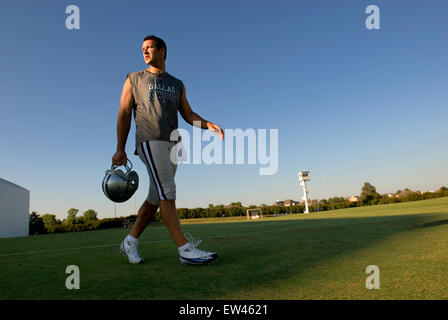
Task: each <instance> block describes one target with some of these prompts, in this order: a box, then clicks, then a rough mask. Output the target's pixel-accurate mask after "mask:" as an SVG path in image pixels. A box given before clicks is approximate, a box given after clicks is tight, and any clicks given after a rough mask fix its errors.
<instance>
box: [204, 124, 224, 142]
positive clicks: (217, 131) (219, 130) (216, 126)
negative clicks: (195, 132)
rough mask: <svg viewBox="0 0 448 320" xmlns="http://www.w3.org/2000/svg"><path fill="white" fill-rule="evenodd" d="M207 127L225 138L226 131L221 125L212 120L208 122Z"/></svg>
mask: <svg viewBox="0 0 448 320" xmlns="http://www.w3.org/2000/svg"><path fill="white" fill-rule="evenodd" d="M207 128H208V130H210V131H211V132H213V133H214V134H217V135H218V136H220V137H221V139H222V140H224V132H223V131H222V129H221V127H220V126H218V125H217V124H214V123H211V122H207Z"/></svg>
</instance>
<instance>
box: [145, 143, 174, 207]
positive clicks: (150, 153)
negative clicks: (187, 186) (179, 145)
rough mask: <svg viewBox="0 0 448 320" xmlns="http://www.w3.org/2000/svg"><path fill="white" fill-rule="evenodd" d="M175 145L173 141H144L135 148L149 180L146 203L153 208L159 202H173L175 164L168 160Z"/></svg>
mask: <svg viewBox="0 0 448 320" xmlns="http://www.w3.org/2000/svg"><path fill="white" fill-rule="evenodd" d="M175 145H176V142H174V141H162V140H151V141H144V142H142V143H141V144H140V145H139V146H138V147H137V153H138V156H139V157H140V159H141V160H142V161H143V163H144V164H145V165H146V169H147V170H148V175H149V177H150V179H151V181H150V187H149V193H148V197H147V198H146V201H148V202H149V203H150V204H152V205H153V206H156V207H158V206H159V200H175V199H176V184H175V183H174V176H175V175H176V169H177V164H175V163H173V162H172V161H171V160H170V153H171V149H172V148H173V147H174V146H175Z"/></svg>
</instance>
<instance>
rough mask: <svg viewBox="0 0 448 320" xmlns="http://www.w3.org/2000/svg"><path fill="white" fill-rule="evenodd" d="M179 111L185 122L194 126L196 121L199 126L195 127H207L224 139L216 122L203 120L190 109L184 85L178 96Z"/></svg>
mask: <svg viewBox="0 0 448 320" xmlns="http://www.w3.org/2000/svg"><path fill="white" fill-rule="evenodd" d="M179 112H180V114H181V116H182V118H184V120H185V121H186V122H187V123H189V124H191V125H192V126H195V124H196V123H198V122H200V126H197V125H196V126H195V127H198V128H199V127H200V128H201V129H209V130H210V131H212V132H213V133H216V134H217V135H219V136H221V139H224V133H223V131H222V129H221V127H220V126H218V125H217V124H214V123H211V122H209V121H207V120H204V119H203V118H202V117H201V116H199V115H198V114H197V113H196V112H194V111H193V110H191V107H190V104H189V103H188V100H187V93H186V92H185V87H184V90H183V91H182V95H181V97H180V108H179Z"/></svg>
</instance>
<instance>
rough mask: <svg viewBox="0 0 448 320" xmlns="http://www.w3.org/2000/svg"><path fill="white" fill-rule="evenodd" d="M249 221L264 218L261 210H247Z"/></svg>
mask: <svg viewBox="0 0 448 320" xmlns="http://www.w3.org/2000/svg"><path fill="white" fill-rule="evenodd" d="M246 216H247V219H259V218H263V214H262V213H261V208H253V209H246Z"/></svg>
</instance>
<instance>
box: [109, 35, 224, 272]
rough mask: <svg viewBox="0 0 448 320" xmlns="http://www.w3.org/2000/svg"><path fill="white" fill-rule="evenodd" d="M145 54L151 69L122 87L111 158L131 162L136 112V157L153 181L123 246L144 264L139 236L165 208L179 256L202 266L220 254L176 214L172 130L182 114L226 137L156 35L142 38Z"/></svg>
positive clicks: (135, 74) (163, 214)
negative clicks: (197, 107)
mask: <svg viewBox="0 0 448 320" xmlns="http://www.w3.org/2000/svg"><path fill="white" fill-rule="evenodd" d="M142 52H143V58H144V60H145V63H146V64H147V65H148V66H149V67H148V68H147V69H144V70H141V71H138V72H133V73H129V74H128V75H127V79H126V82H125V83H124V86H123V92H122V95H121V100H120V110H119V113H118V121H117V136H118V142H117V151H116V153H115V154H114V156H113V157H112V163H113V164H114V165H121V164H123V163H126V162H127V155H126V152H125V145H126V140H127V137H128V134H129V129H130V125H131V119H132V111H134V120H135V125H136V139H135V140H136V141H135V144H136V145H135V152H134V154H135V155H138V156H139V157H140V159H141V160H142V161H143V163H144V164H145V165H146V168H147V170H148V174H149V177H150V179H151V182H150V188H149V193H148V197H147V198H146V200H145V201H144V203H143V205H142V206H141V207H140V209H139V211H138V216H137V220H136V221H135V224H134V226H133V227H132V230H131V232H130V233H129V235H127V236H126V238H125V239H124V240H123V242H122V243H121V246H120V251H121V253H122V254H124V255H126V256H127V257H128V259H129V262H130V263H142V262H143V258H141V257H140V255H139V253H138V238H139V237H140V235H141V234H142V232H143V230H144V229H145V228H146V226H147V225H148V224H149V222H150V221H151V219H152V218H153V217H154V215H155V214H156V212H157V209H158V208H159V207H160V215H161V217H162V219H163V221H164V223H165V225H166V227H167V229H168V231H169V233H170V235H171V237H172V238H173V240H174V242H175V243H176V245H177V247H178V251H179V259H180V262H181V263H183V264H195V265H203V264H208V263H210V262H212V261H214V260H216V259H217V258H218V255H217V254H216V253H215V252H208V251H203V250H200V249H198V248H197V246H198V244H199V243H198V242H197V241H195V240H194V239H188V240H187V239H186V237H185V235H184V233H183V232H182V228H181V225H180V222H179V219H178V217H177V213H176V205H175V199H176V185H175V182H174V176H175V173H176V168H177V164H176V163H174V162H173V161H171V159H170V153H171V149H172V148H173V147H175V146H176V143H177V142H176V141H170V135H171V133H172V132H173V131H174V130H176V129H177V128H178V119H177V112H178V111H179V112H180V114H181V115H182V117H183V118H184V120H185V121H186V122H188V123H189V124H191V125H193V123H194V124H195V125H196V126H197V125H198V124H200V128H202V129H208V130H211V131H212V132H214V133H216V134H218V135H219V136H220V137H221V139H224V135H223V131H222V129H221V127H220V126H218V125H217V124H214V123H211V122H208V121H206V120H204V119H202V118H201V117H200V116H199V115H198V114H196V113H195V112H193V111H192V110H191V107H190V105H189V103H188V100H187V96H186V92H185V87H184V85H183V83H182V81H181V80H179V79H177V78H175V77H173V76H172V75H170V74H168V73H167V72H166V70H165V60H166V54H167V48H166V44H165V42H164V41H163V40H162V39H160V38H158V37H156V36H153V35H151V36H147V37H145V38H144V40H143V46H142Z"/></svg>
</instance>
